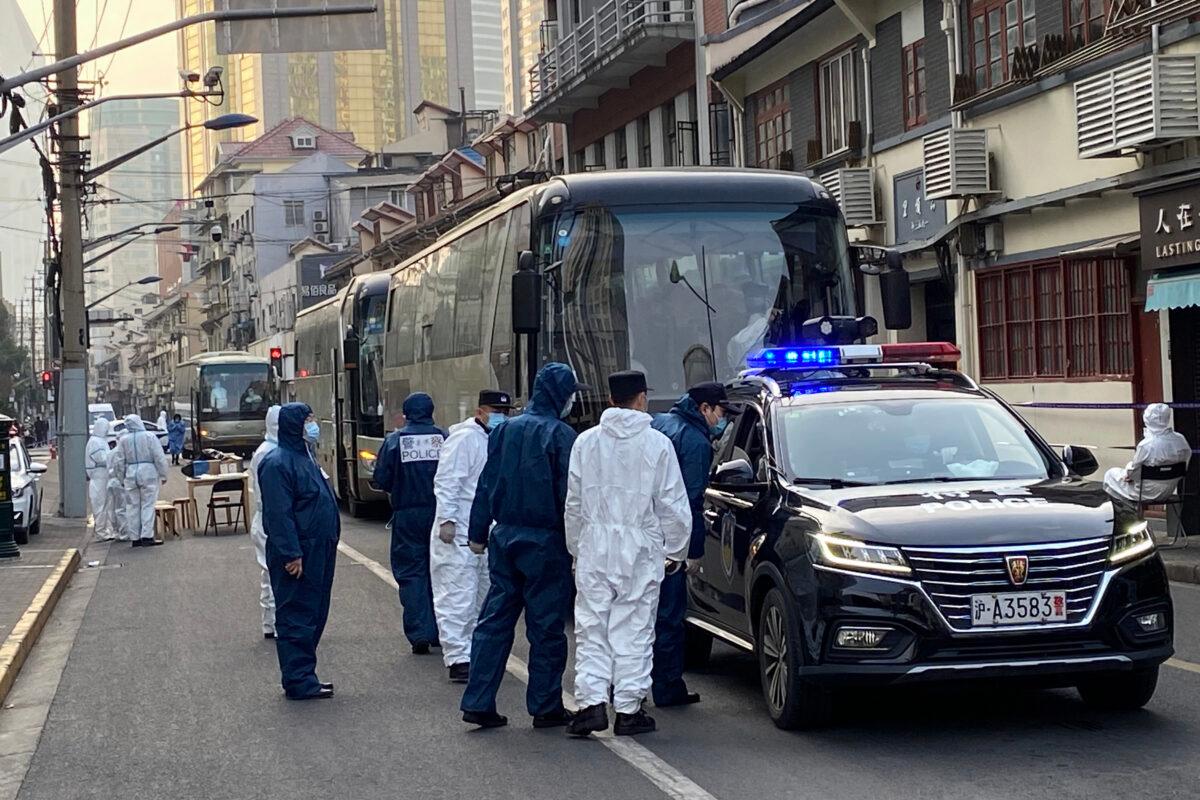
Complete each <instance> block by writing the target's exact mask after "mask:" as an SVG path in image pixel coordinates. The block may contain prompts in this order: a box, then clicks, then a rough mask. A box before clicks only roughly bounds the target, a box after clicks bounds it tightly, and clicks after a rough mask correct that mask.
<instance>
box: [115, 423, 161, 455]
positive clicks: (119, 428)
mask: <svg viewBox="0 0 1200 800" xmlns="http://www.w3.org/2000/svg"><path fill="white" fill-rule="evenodd" d="M142 424H143V425H145V426H146V430H147V431H149V432H150V433H153V434H154V435H155V436H157V437H158V443H159V444H161V445H162V449H163V452H164V453H165V452H167V432H166V431H164V430H163V429H162V428H160V427H158V426H157V425H155V424H154V423H153V422H146V421H145V420H142ZM124 432H125V420H123V419H119V420H117V421H116V422H114V423H112V424H111V425H109V426H108V449H109V450H111V449H113V448H114V447H116V446H117V437H118V436H120V435H121V434H122V433H124Z"/></svg>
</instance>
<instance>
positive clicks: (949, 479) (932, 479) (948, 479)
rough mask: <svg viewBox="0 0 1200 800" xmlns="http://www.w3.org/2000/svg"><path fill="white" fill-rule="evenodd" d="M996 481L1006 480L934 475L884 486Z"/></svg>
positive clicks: (892, 482)
mask: <svg viewBox="0 0 1200 800" xmlns="http://www.w3.org/2000/svg"><path fill="white" fill-rule="evenodd" d="M994 480H1005V479H1003V478H992V477H979V476H976V477H973V478H969V477H966V476H962V477H957V476H954V475H932V476H928V477H925V478H901V479H900V480H896V481H884V482H883V485H884V486H895V485H896V484H898V483H956V482H958V481H994Z"/></svg>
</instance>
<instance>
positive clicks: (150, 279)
mask: <svg viewBox="0 0 1200 800" xmlns="http://www.w3.org/2000/svg"><path fill="white" fill-rule="evenodd" d="M161 280H162V276H161V275H147V276H145V277H143V278H138V279H137V280H136V281H130V282H129V283H127V284H125V285H124V286H122V287H121V288H120V289H114V290H113V291H111V292H109V293H108V294H106V295H104V297H101V298H100V299H99V300H97V301H96V302H94V303H88V305H87V309H88V311H91V310H92V309H93V308H95V307H96V306H98V305H100V304H101V303H103V302H104V301H105V300H107V299H108V298H110V297H112V296H113V295H115V294H119V293H120V292H123V291H125V290H126V289H128V288H129V287H130V286H148V285H149V284H151V283H158V282H159V281H161Z"/></svg>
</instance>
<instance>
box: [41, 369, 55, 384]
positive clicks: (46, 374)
mask: <svg viewBox="0 0 1200 800" xmlns="http://www.w3.org/2000/svg"><path fill="white" fill-rule="evenodd" d="M53 385H54V373H53V372H51V371H50V370H48V369H46V370H42V388H44V389H49V388H50V387H51V386H53Z"/></svg>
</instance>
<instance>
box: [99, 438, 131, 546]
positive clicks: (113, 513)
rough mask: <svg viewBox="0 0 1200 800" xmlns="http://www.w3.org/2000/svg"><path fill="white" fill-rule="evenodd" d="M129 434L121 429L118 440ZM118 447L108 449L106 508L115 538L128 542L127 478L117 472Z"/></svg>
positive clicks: (109, 524)
mask: <svg viewBox="0 0 1200 800" xmlns="http://www.w3.org/2000/svg"><path fill="white" fill-rule="evenodd" d="M108 425H109V431H111V430H112V423H111V422H110V423H108ZM128 435H129V432H128V431H121V433H120V434H118V435H117V442H120V441H121V440H122V439H124V438H125V437H126V436H128ZM118 457H119V456H118V453H117V448H116V447H115V446H114V447H110V448H109V450H108V459H107V462H106V464H107V466H108V502H107V503H106V504H105V510H106V511H107V512H108V527H109V528H110V529H111V530H112V533H113V538H115V539H116V540H117V541H121V542H127V541H129V540H130V538H131V537H130V535H129V525H128V522H129V520H128V519H127V518H126V516H125V506H126V492H125V480H124V478H120V477H118V476H117V473H116V472H115V469H116V466H117V460H118Z"/></svg>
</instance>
